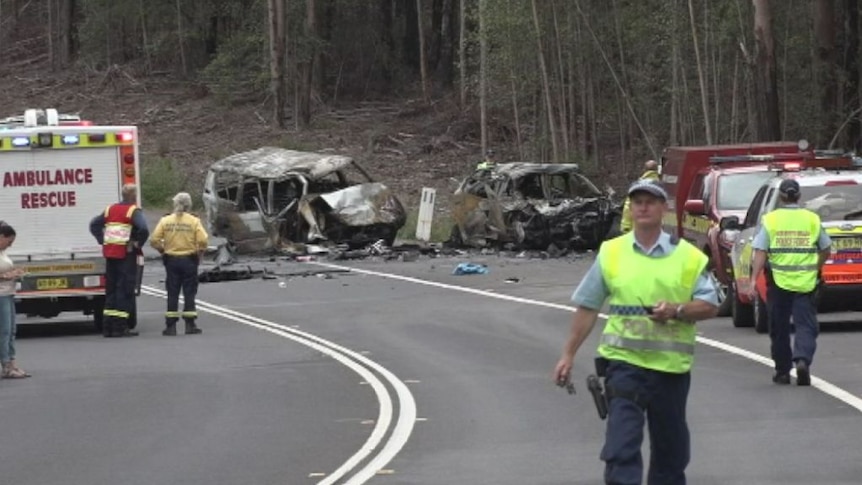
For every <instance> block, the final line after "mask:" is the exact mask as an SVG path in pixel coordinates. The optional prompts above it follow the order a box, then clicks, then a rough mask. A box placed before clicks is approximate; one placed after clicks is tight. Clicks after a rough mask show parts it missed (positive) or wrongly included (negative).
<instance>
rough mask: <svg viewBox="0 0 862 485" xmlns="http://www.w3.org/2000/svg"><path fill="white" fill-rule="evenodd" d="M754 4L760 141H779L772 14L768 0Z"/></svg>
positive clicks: (779, 127) (757, 0) (757, 1)
mask: <svg viewBox="0 0 862 485" xmlns="http://www.w3.org/2000/svg"><path fill="white" fill-rule="evenodd" d="M752 1H753V2H754V38H755V41H756V45H757V69H758V74H759V77H760V85H761V86H762V88H763V91H762V95H761V102H762V106H763V107H764V109H763V110H759V111H761V113H762V117H761V122H760V123H761V126H762V128H761V130H760V131H761V134H762V135H761V138H762V140H761V141H776V140H780V139H781V122H780V119H779V113H778V86H777V84H778V83H777V82H776V78H775V42H774V40H773V37H772V12H771V11H770V7H769V0H752Z"/></svg>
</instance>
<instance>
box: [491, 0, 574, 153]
mask: <svg viewBox="0 0 862 485" xmlns="http://www.w3.org/2000/svg"><path fill="white" fill-rule="evenodd" d="M480 1H481V0H480ZM530 3H531V4H532V6H533V24H534V25H535V27H536V49H537V52H536V54H537V57H538V58H539V70H540V71H541V73H542V91H543V92H544V95H545V110H546V111H547V112H548V113H547V114H548V131H549V134H550V135H551V150H552V152H551V153H552V157H553V162H554V163H557V162H559V161H560V151H559V147H557V133H556V132H557V129H556V126H555V123H554V106H553V102H552V101H551V83H550V81H549V80H548V68H547V66H546V65H545V51H544V49H543V48H542V27H541V25H540V24H539V9H538V7H537V6H536V0H532V1H531V2H530Z"/></svg>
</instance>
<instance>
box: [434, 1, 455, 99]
mask: <svg viewBox="0 0 862 485" xmlns="http://www.w3.org/2000/svg"><path fill="white" fill-rule="evenodd" d="M453 12H454V9H453V8H452V0H443V19H442V20H441V24H440V62H439V64H438V65H437V72H438V74H439V77H440V81H441V82H442V84H443V86H444V87H445V88H451V87H452V57H453V56H452V30H453V29H452V24H453V22H452V19H453V17H454V13H453Z"/></svg>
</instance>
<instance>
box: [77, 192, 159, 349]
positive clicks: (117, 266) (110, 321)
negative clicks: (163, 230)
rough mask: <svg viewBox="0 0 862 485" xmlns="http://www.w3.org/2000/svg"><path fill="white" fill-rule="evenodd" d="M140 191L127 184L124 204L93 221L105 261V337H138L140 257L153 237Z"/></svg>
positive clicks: (93, 232)
mask: <svg viewBox="0 0 862 485" xmlns="http://www.w3.org/2000/svg"><path fill="white" fill-rule="evenodd" d="M137 200H138V187H137V186H136V185H135V184H126V185H123V188H122V200H121V201H120V202H118V203H116V204H112V205H110V206H108V208H107V209H105V212H104V213H103V214H99V215H97V216H96V217H94V218H93V220H92V221H90V234H92V235H93V237H95V238H96V241H98V243H99V244H101V245H102V255H103V256H104V257H105V309H104V310H103V312H102V315H103V321H102V335H103V336H104V337H136V336H137V335H138V332H136V331H134V330H131V318H132V317H133V315H132V313H133V312H134V311H135V287H136V286H137V282H138V281H137V280H138V255H139V254H140V251H141V248H142V247H143V245H144V244H146V242H147V238H148V237H149V236H150V230H149V228H147V221H146V219H145V218H144V212H143V211H142V210H141V208H140V207H138V206H137V205H136V203H137Z"/></svg>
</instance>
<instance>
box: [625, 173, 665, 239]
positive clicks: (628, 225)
mask: <svg viewBox="0 0 862 485" xmlns="http://www.w3.org/2000/svg"><path fill="white" fill-rule="evenodd" d="M660 179H661V177H660V176H659V174H658V172H656V171H655V170H647V171H646V172H644V173H643V175H641V178H640V179H638V180H656V181H658V180H660ZM631 230H632V201H631V198H630V197H626V200H625V202H623V214H622V217H621V218H620V231H621V232H629V231H631Z"/></svg>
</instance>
